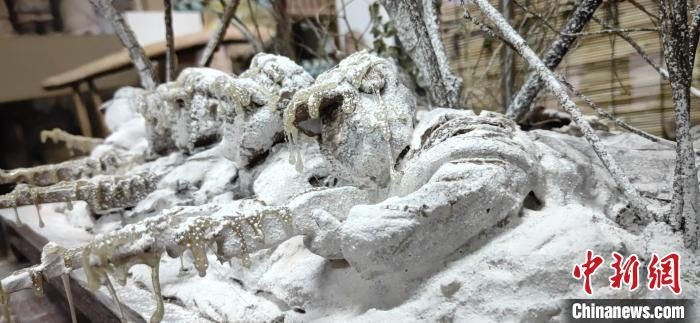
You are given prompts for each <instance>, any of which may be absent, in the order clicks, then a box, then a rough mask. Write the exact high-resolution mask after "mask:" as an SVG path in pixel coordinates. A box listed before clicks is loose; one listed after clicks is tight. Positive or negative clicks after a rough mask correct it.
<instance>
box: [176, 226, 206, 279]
mask: <svg viewBox="0 0 700 323" xmlns="http://www.w3.org/2000/svg"><path fill="white" fill-rule="evenodd" d="M210 226H211V220H209V219H204V218H197V219H195V220H194V224H191V225H189V226H188V228H187V231H185V232H182V233H178V234H177V236H176V239H177V243H178V245H179V246H180V249H181V250H185V249H190V252H192V258H193V262H194V267H195V268H196V269H197V271H198V272H199V276H200V277H204V276H206V274H207V269H208V268H209V261H208V259H207V252H206V240H205V239H204V234H205V233H206V232H207V230H208V229H209V227H210Z"/></svg>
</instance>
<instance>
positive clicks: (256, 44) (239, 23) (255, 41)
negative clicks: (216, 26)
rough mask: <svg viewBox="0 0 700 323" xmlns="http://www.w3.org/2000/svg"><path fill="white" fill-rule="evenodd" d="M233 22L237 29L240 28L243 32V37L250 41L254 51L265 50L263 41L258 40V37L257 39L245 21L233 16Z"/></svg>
mask: <svg viewBox="0 0 700 323" xmlns="http://www.w3.org/2000/svg"><path fill="white" fill-rule="evenodd" d="M231 24H232V25H233V26H234V27H236V29H238V31H240V32H241V34H243V37H245V38H246V39H247V40H248V42H249V43H250V45H251V46H253V51H255V53H256V54H257V53H260V52H262V51H263V45H262V43H261V42H258V39H256V38H255V36H253V33H252V32H250V29H248V27H247V26H246V25H245V24H244V23H243V21H241V20H240V19H239V18H238V17H236V16H233V18H232V19H231Z"/></svg>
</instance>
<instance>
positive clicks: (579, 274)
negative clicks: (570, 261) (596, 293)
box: [572, 249, 604, 295]
mask: <svg viewBox="0 0 700 323" xmlns="http://www.w3.org/2000/svg"><path fill="white" fill-rule="evenodd" d="M603 262H604V260H603V257H601V256H598V255H596V256H593V250H590V249H588V250H586V261H585V262H584V263H583V264H580V265H579V264H577V265H576V266H574V271H573V273H572V274H573V276H574V278H576V279H578V280H581V278H583V290H584V291H585V292H586V294H588V295H592V294H593V289H592V288H591V275H593V274H594V273H595V271H596V270H597V269H598V267H599V266H600V265H602V264H603Z"/></svg>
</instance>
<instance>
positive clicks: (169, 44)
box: [163, 0, 177, 82]
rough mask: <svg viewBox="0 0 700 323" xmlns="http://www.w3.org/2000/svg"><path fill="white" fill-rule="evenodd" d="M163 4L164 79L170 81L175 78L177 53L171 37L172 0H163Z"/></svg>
mask: <svg viewBox="0 0 700 323" xmlns="http://www.w3.org/2000/svg"><path fill="white" fill-rule="evenodd" d="M163 5H164V6H165V9H164V10H165V46H166V48H167V50H166V51H165V80H166V81H167V82H170V81H172V80H173V78H175V68H176V64H177V55H176V54H175V40H174V39H173V37H174V36H173V5H172V0H163Z"/></svg>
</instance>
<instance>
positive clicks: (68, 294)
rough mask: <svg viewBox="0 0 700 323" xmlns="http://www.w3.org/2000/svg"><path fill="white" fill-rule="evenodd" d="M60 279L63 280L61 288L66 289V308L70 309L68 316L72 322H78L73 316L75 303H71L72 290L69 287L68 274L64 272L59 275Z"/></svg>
mask: <svg viewBox="0 0 700 323" xmlns="http://www.w3.org/2000/svg"><path fill="white" fill-rule="evenodd" d="M61 280H62V281H63V289H65V291H66V299H68V309H69V310H70V318H71V321H72V322H73V323H78V319H77V318H76V316H75V305H74V304H73V292H72V291H71V289H70V274H69V273H66V272H64V273H63V274H62V275H61Z"/></svg>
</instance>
